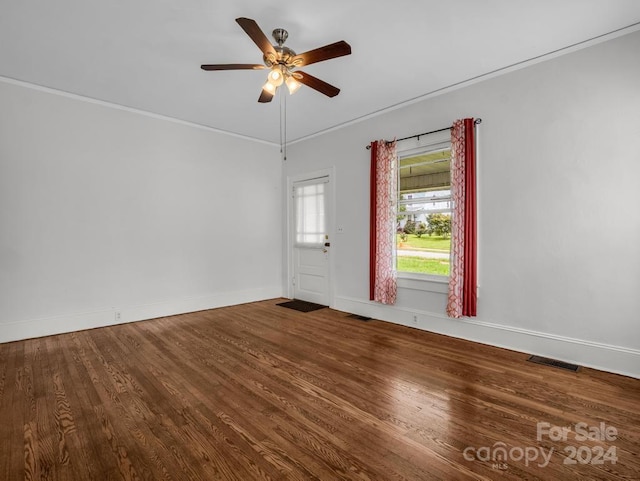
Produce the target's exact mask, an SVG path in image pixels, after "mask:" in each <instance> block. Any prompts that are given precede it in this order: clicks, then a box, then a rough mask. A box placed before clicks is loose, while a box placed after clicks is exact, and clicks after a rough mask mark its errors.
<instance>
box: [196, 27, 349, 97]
mask: <svg viewBox="0 0 640 481" xmlns="http://www.w3.org/2000/svg"><path fill="white" fill-rule="evenodd" d="M236 22H238V25H240V27H242V29H243V30H244V31H245V32H246V34H247V35H249V37H251V40H253V41H254V43H255V44H256V45H257V46H258V48H259V49H260V50H261V51H262V54H263V60H264V65H262V64H244V63H228V64H210V65H202V66H201V67H200V68H202V69H203V70H261V69H270V71H269V75H268V76H267V82H266V83H265V84H264V86H263V87H262V92H261V93H260V98H258V102H262V103H265V102H271V100H272V99H273V96H274V95H275V93H276V90H277V89H278V87H279V86H281V85H282V84H283V83H284V84H286V86H287V88H288V89H289V92H290V93H291V94H293V93H294V92H296V91H297V90H298V89H299V88H300V86H301V85H302V84H304V85H306V86H308V87H311V88H312V89H314V90H317V91H318V92H320V93H322V94H324V95H326V96H327V97H335V96H336V95H338V93H340V89H339V88H337V87H334V86H333V85H331V84H328V83H327V82H325V81H323V80H320V79H319V78H316V77H314V76H313V75H309V74H308V73H305V72H303V71H301V70H297V69H298V67H304V66H305V65H311V64H312V63H317V62H322V61H324V60H329V59H332V58H336V57H342V56H343V55H349V54H351V46H350V45H349V44H348V43H347V42H345V41H344V40H340V41H339V42H335V43H332V44H329V45H325V46H324V47H320V48H316V49H313V50H309V51H308V52H304V53H301V54H296V53H295V52H294V51H293V50H291V49H290V48H289V47H285V46H284V42H285V41H286V40H287V37H288V36H289V33H288V32H287V31H286V30H285V29H283V28H276V29H275V30H274V31H273V33H272V35H273V38H274V39H275V41H276V43H277V45H272V44H271V42H270V41H269V39H268V38H267V36H266V35H265V34H264V33H263V32H262V30H261V29H260V27H259V26H258V24H257V23H256V22H255V21H254V20H251V19H250V18H244V17H240V18H236Z"/></svg>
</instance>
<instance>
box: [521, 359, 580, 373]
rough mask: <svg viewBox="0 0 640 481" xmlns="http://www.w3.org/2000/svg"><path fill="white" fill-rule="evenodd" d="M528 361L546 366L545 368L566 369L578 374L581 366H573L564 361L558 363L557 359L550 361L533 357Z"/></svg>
mask: <svg viewBox="0 0 640 481" xmlns="http://www.w3.org/2000/svg"><path fill="white" fill-rule="evenodd" d="M527 361H531V362H535V363H536V364H544V365H545V366H551V367H559V368H560V369H566V370H567V371H573V372H577V371H578V369H579V368H580V366H578V365H577V364H571V363H568V362H564V361H558V360H557V359H549V358H548V357H542V356H531V357H530V358H529V359H527Z"/></svg>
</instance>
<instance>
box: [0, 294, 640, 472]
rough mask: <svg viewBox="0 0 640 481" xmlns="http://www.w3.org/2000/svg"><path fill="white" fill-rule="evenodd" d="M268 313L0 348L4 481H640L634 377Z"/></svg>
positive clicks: (220, 315)
mask: <svg viewBox="0 0 640 481" xmlns="http://www.w3.org/2000/svg"><path fill="white" fill-rule="evenodd" d="M277 302H280V300H273V301H265V302H259V303H254V304H246V305H241V306H234V307H228V308H223V309H217V310H211V311H204V312H199V313H194V314H185V315H180V316H174V317H170V318H162V319H155V320H151V321H144V322H138V323H133V324H125V325H120V326H113V327H108V328H103V329H94V330H90V331H83V332H77V333H72V334H64V335H59V336H52V337H47V338H40V339H33V340H27V341H19V342H13V343H8V344H2V345H0V362H1V364H0V449H1V451H0V479H4V480H10V481H14V480H22V479H27V480H31V479H33V480H35V479H38V480H44V479H52V480H82V481H89V480H99V481H105V480H122V479H124V480H203V481H205V480H206V481H208V480H242V481H253V480H267V479H272V480H289V479H291V480H303V481H308V480H322V481H329V480H339V479H348V480H372V481H373V480H411V481H413V480H436V479H443V480H472V479H476V480H478V479H480V480H523V479H525V480H564V479H581V480H586V479H594V480H622V479H625V480H632V479H634V480H638V479H640V457H639V453H640V380H636V379H631V378H626V377H623V376H617V375H613V374H607V373H603V372H599V371H595V370H591V369H581V370H580V371H579V372H577V373H573V372H568V371H562V370H558V369H555V368H550V367H545V366H540V365H536V364H533V363H529V362H526V359H527V357H528V356H527V355H526V354H521V353H516V352H511V351H507V350H503V349H497V348H492V347H487V346H483V345H480V344H474V343H471V342H466V341H461V340H456V339H452V338H448V337H445V336H439V335H435V334H430V333H426V332H422V331H418V330H414V329H410V328H405V327H401V326H397V325H393V324H389V323H385V322H381V321H375V320H374V321H369V322H363V321H359V320H355V319H352V318H349V317H347V315H346V314H345V313H342V312H338V311H333V310H330V309H323V310H320V311H315V312H310V313H299V312H296V311H292V310H290V309H285V308H282V307H278V306H276V305H275V304H276V303H277ZM452 322H455V321H452ZM537 423H548V424H540V425H537ZM580 423H585V424H584V425H583V424H580ZM601 423H604V424H601ZM562 427H565V428H566V427H570V428H571V432H568V433H567V435H566V437H567V439H566V440H563V439H559V440H558V439H557V437H556V438H554V436H555V435H557V434H561V428H562ZM600 427H604V428H608V431H607V432H606V434H607V435H608V437H609V438H608V439H597V440H596V439H587V440H581V439H580V435H581V434H583V431H587V430H590V431H591V434H592V436H591V437H596V436H595V435H596V434H599V433H596V432H595V430H596V428H598V429H599V428H600ZM538 429H540V430H541V432H540V436H538ZM614 429H615V430H616V432H615V433H614V432H613V430H614ZM605 431H606V429H605ZM538 437H539V438H540V439H537V438H538ZM554 439H556V440H554ZM569 446H574V448H573V449H572V448H570V447H569ZM501 447H502V448H503V449H504V450H503V451H501V450H500V448H501ZM550 451H551V455H550V460H549V461H547V463H546V464H545V460H546V458H543V456H548V455H549V452H550ZM534 455H535V457H536V458H535V459H533V458H534ZM614 455H615V457H616V458H617V460H616V459H614ZM500 456H502V457H500ZM572 461H575V464H571V462H572ZM614 461H615V462H614ZM567 463H569V464H567Z"/></svg>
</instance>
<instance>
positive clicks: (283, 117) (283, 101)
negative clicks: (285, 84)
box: [278, 90, 287, 160]
mask: <svg viewBox="0 0 640 481" xmlns="http://www.w3.org/2000/svg"><path fill="white" fill-rule="evenodd" d="M278 95H279V96H280V153H281V154H282V160H287V96H286V95H285V93H284V91H282V90H280V91H279V92H278Z"/></svg>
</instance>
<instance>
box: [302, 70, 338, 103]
mask: <svg viewBox="0 0 640 481" xmlns="http://www.w3.org/2000/svg"><path fill="white" fill-rule="evenodd" d="M294 77H295V79H296V80H298V81H299V82H300V83H303V84H305V85H306V86H307V87H311V88H312V89H314V90H317V91H318V92H320V93H321V94H325V95H326V96H327V97H335V96H336V95H338V94H339V93H340V89H339V88H338V87H334V86H333V85H331V84H328V83H327V82H325V81H324V80H320V79H319V78H316V77H314V76H313V75H309V74H308V73H304V72H301V71H300V70H296V71H295V75H294Z"/></svg>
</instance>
